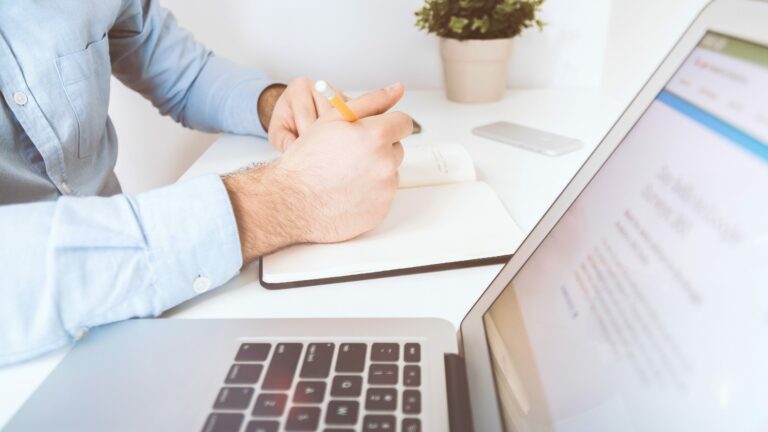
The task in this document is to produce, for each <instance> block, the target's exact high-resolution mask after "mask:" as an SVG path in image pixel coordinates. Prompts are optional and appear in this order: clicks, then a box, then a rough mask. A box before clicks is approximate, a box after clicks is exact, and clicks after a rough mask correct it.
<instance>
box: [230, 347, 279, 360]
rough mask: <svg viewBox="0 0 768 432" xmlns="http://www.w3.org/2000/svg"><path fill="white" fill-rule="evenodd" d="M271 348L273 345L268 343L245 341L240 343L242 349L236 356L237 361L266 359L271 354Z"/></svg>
mask: <svg viewBox="0 0 768 432" xmlns="http://www.w3.org/2000/svg"><path fill="white" fill-rule="evenodd" d="M270 348H272V345H270V344H268V343H244V344H242V345H240V349H239V350H238V351H237V355H236V356H235V361H238V362H249V361H257V362H260V361H264V360H266V359H267V356H269V349H270Z"/></svg>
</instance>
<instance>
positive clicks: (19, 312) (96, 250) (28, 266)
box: [0, 175, 242, 366]
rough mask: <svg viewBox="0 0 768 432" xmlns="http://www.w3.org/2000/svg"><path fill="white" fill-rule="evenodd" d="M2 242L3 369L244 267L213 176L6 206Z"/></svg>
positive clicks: (177, 299)
mask: <svg viewBox="0 0 768 432" xmlns="http://www.w3.org/2000/svg"><path fill="white" fill-rule="evenodd" d="M0 239H2V242H1V243H0V274H2V275H3V283H2V284H0V298H2V301H0V329H2V331H0V366H2V365H4V364H9V363H13V362H17V361H21V360H24V359H27V358H31V357H34V356H37V355H39V354H41V353H44V352H46V351H49V350H52V349H55V348H58V347H60V346H63V345H66V344H68V343H71V342H72V341H73V340H75V339H77V338H78V337H79V336H80V335H82V334H83V332H84V331H85V330H87V329H88V328H89V327H93V326H98V325H101V324H106V323H110V322H114V321H120V320H125V319H129V318H133V317H147V316H157V315H159V314H160V313H162V312H163V311H165V310H167V309H169V308H171V307H173V306H175V305H177V304H179V303H181V302H183V301H185V300H187V299H189V298H191V297H193V296H195V295H197V294H198V293H199V292H202V291H204V290H205V289H206V288H207V287H208V286H210V287H215V286H219V285H221V284H223V283H224V282H226V281H227V280H229V279H230V278H232V277H233V276H234V275H235V274H236V273H237V272H238V270H239V269H240V267H241V265H242V255H241V250H240V239H239V237H238V233H237V225H236V222H235V217H234V214H233V211H232V206H231V204H230V201H229V197H228V195H227V192H226V189H225V188H224V185H223V183H222V181H221V179H220V178H219V177H218V176H215V175H209V176H204V177H199V178H196V179H193V180H190V181H186V182H181V183H177V184H175V185H173V186H169V187H166V188H162V189H157V190H154V191H151V192H147V193H143V194H139V195H136V196H128V195H115V196H113V197H109V198H102V197H88V198H79V197H62V198H60V199H59V200H58V201H55V202H41V203H31V204H18V205H8V206H0Z"/></svg>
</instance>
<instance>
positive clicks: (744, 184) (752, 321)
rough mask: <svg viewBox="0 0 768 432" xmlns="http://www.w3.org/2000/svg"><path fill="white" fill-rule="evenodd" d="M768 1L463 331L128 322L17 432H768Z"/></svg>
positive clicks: (750, 6) (719, 28)
mask: <svg viewBox="0 0 768 432" xmlns="http://www.w3.org/2000/svg"><path fill="white" fill-rule="evenodd" d="M766 23H768V4H767V3H764V2H759V1H747V0H734V1H715V2H713V3H711V4H710V5H708V6H707V7H706V8H705V9H704V10H703V12H702V13H701V14H700V16H699V17H698V18H697V19H696V20H695V22H694V23H693V24H692V26H691V27H690V28H689V29H688V31H687V32H686V33H685V35H684V36H683V37H682V39H681V40H680V41H679V42H678V43H677V45H676V46H675V48H674V49H673V50H672V52H671V53H670V54H669V56H668V57H667V58H666V60H665V61H664V62H663V64H662V65H661V66H660V67H659V69H658V70H657V71H656V72H655V74H654V75H653V76H652V77H651V79H650V80H649V81H648V82H647V84H646V85H645V87H644V88H643V89H642V91H641V92H640V93H639V94H638V96H637V97H636V99H635V100H634V101H633V103H632V104H631V105H630V106H629V107H628V108H627V110H626V111H625V113H624V114H623V115H622V116H621V118H620V119H619V120H618V122H617V123H616V124H615V125H614V126H613V128H612V129H611V130H610V132H609V133H608V134H607V136H606V137H605V138H604V140H603V142H602V143H601V144H600V145H599V146H598V147H597V149H596V150H595V151H594V153H593V154H592V155H591V156H590V158H589V159H588V160H587V162H586V163H585V164H584V165H583V167H582V168H581V169H580V171H579V172H578V173H577V174H576V176H575V177H574V178H573V179H572V181H571V182H570V184H569V185H568V186H567V188H566V189H565V190H564V191H563V193H562V194H561V195H560V196H559V197H558V199H557V200H556V201H555V203H554V204H553V205H552V207H551V208H550V209H549V210H548V211H547V213H546V214H545V216H544V217H543V219H542V220H541V221H540V222H539V223H538V224H537V226H536V227H535V228H534V230H533V231H532V233H531V234H530V236H529V237H528V238H527V239H526V240H525V242H524V243H523V244H522V246H521V247H520V248H519V250H518V252H517V253H516V254H515V255H514V256H513V257H512V258H511V260H510V261H509V262H508V263H507V264H506V266H505V267H504V268H503V269H502V270H501V272H500V273H499V274H498V276H497V277H496V278H495V280H494V281H493V282H492V283H491V285H490V286H489V287H488V288H487V290H486V291H485V292H484V294H483V295H482V296H481V298H480V299H479V300H478V301H477V303H476V304H475V305H474V306H473V307H472V309H471V310H470V312H469V313H468V315H467V316H466V317H465V319H464V320H463V322H462V324H461V327H460V329H458V331H457V329H455V328H454V327H453V326H452V325H451V324H449V323H447V322H445V321H442V320H438V319H429V318H424V319H286V320H247V319H246V320H180V319H169V320H162V319H161V320H132V321H128V322H123V323H118V324H114V325H109V326H104V327H101V328H98V329H95V330H93V331H92V332H91V333H90V334H89V335H88V336H86V337H85V338H84V339H83V340H81V341H80V342H79V343H78V344H77V346H75V347H74V349H73V350H72V351H71V352H70V353H69V354H68V355H67V356H66V358H65V359H64V360H63V362H62V363H61V364H60V365H59V366H58V367H57V368H56V369H55V370H54V372H53V373H52V374H51V375H50V376H49V377H48V378H47V379H46V380H45V381H44V382H43V384H42V385H41V386H40V387H39V389H38V390H37V391H36V392H35V393H34V394H33V395H32V396H31V398H30V399H29V400H28V401H27V402H26V404H25V405H24V406H23V407H22V408H21V409H20V410H19V412H18V413H17V414H16V416H15V417H14V418H13V419H12V420H11V421H10V423H9V424H8V425H7V428H6V430H7V431H9V432H11V431H38V430H55V431H73V430H77V431H91V430H93V431H107V430H109V431H117V430H130V431H154V430H174V431H176V430H178V431H182V430H183V431H203V432H224V431H247V432H267V431H277V430H287V431H328V432H330V431H352V430H356V431H366V432H374V431H375V432H382V431H384V432H389V431H404V432H418V431H451V432H459V431H462V432H463V431H473V430H474V431H478V432H485V431H499V430H508V431H518V432H529V431H568V432H570V431H623V430H638V431H692V430H695V431H723V430H730V431H758V430H766V429H768V406H767V405H766V401H768V367H766V365H768V337H767V336H766V335H768V265H766V264H767V263H768V25H766Z"/></svg>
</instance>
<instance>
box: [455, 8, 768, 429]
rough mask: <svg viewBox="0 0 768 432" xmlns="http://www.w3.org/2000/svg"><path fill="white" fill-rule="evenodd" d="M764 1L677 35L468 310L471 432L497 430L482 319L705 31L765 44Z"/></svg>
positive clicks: (700, 21)
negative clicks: (566, 183)
mask: <svg viewBox="0 0 768 432" xmlns="http://www.w3.org/2000/svg"><path fill="white" fill-rule="evenodd" d="M765 22H768V2H765V1H761V0H717V1H714V2H712V3H710V4H709V5H707V6H706V7H705V8H704V10H702V12H701V13H700V14H699V16H698V17H697V18H696V19H695V20H694V22H693V23H692V24H691V25H690V27H689V28H688V29H687V31H686V32H685V33H684V34H683V36H682V37H681V38H680V40H679V41H678V42H677V44H676V45H675V46H674V48H673V49H672V50H671V52H670V53H669V54H668V55H667V57H666V58H665V59H664V61H663V62H662V63H661V65H660V66H659V67H658V68H657V69H656V71H655V72H654V73H653V75H652V76H651V77H650V79H649V80H648V81H647V82H646V84H645V85H644V86H643V88H642V89H641V90H640V92H639V93H638V94H637V96H636V97H635V99H634V100H633V101H632V102H631V103H630V104H629V106H628V107H627V109H626V110H625V111H624V112H623V113H622V115H621V116H620V117H619V119H618V120H617V121H616V123H615V124H614V125H613V126H612V127H611V129H610V130H609V132H608V133H607V134H606V135H605V136H604V138H603V140H602V141H601V142H600V144H599V145H598V146H597V147H596V148H595V150H594V151H593V152H592V154H591V155H590V157H589V158H588V159H587V161H586V162H585V163H584V165H582V167H581V168H580V169H579V170H578V172H577V173H576V174H575V175H574V177H573V178H572V179H571V181H570V182H569V183H568V185H567V186H566V187H565V189H564V190H563V192H561V194H560V195H559V196H558V198H557V199H556V200H555V201H554V203H553V204H552V206H550V208H549V209H548V210H547V212H546V213H545V214H544V216H543V217H542V219H541V220H540V221H539V222H538V224H537V225H536V226H535V227H534V228H533V230H532V231H531V233H530V234H529V236H528V237H527V238H526V239H525V241H524V242H523V243H522V245H520V247H519V248H518V250H517V252H516V253H515V255H514V256H513V257H512V258H511V259H510V261H509V262H508V263H507V264H506V265H505V266H504V267H503V268H502V269H501V271H500V272H499V274H498V275H497V276H496V278H495V279H494V280H493V282H491V284H490V285H489V286H488V288H487V289H486V290H485V292H484V293H483V295H482V296H481V297H480V298H479V299H478V301H477V302H476V303H475V304H474V305H473V307H472V308H471V309H470V311H469V312H468V313H467V315H466V316H465V317H464V320H463V321H462V323H461V327H460V330H459V337H460V347H461V352H462V354H463V356H464V358H465V362H466V365H467V376H468V381H469V391H470V398H471V401H472V413H473V421H474V425H475V430H483V431H485V430H502V421H501V416H500V412H499V410H500V407H499V404H498V400H497V397H496V391H495V388H496V387H495V382H494V377H493V371H492V367H491V360H490V352H489V348H488V343H487V340H486V332H485V326H484V323H483V316H484V315H485V313H486V312H487V311H488V309H489V308H490V307H491V305H492V304H493V302H494V301H495V300H496V298H497V297H498V296H499V295H500V294H501V292H502V291H503V290H504V288H506V287H507V285H508V284H509V283H510V281H511V280H512V279H513V278H514V276H515V275H516V274H517V272H518V271H519V270H520V269H521V268H522V267H523V266H524V265H525V263H526V261H528V259H529V258H530V257H531V255H532V254H533V253H534V252H535V250H536V249H537V248H538V246H539V245H540V244H541V242H542V241H543V240H544V238H545V237H546V235H547V234H548V233H549V232H550V231H551V230H552V228H553V227H554V226H555V225H556V224H557V222H558V221H559V220H560V218H561V217H562V216H563V215H564V214H565V212H566V211H567V210H568V208H569V207H570V206H571V204H572V203H573V202H574V200H575V199H576V198H577V197H578V196H579V194H580V193H581V191H582V190H583V189H584V187H585V186H586V185H587V184H588V183H589V181H590V180H591V179H592V177H594V175H595V174H596V173H597V172H598V171H599V170H600V168H601V167H602V166H603V164H604V163H605V162H606V161H607V160H608V158H609V157H610V156H611V154H612V153H613V152H614V151H615V150H616V148H617V147H618V146H619V144H621V142H622V141H623V140H624V137H625V136H626V135H627V133H628V132H629V131H630V130H631V128H632V127H633V126H634V125H635V123H636V122H637V121H638V120H639V119H640V117H641V116H642V115H643V113H644V112H645V110H646V109H647V107H648V106H649V105H650V104H651V102H652V101H653V100H654V98H656V96H657V95H658V93H659V92H660V91H661V90H662V89H663V88H664V87H665V86H666V85H667V83H668V81H669V80H670V78H671V77H672V75H673V74H674V73H675V72H676V71H677V70H678V68H679V67H680V65H681V64H682V63H683V61H685V59H686V58H687V57H688V56H689V55H690V53H691V52H692V51H693V50H694V49H695V48H696V46H698V44H699V43H700V41H701V39H702V38H703V37H704V35H705V34H706V33H707V32H716V33H721V34H724V35H727V36H732V37H735V38H739V39H744V40H748V41H752V42H755V43H758V44H761V45H768V32H766V31H765V30H762V31H761V29H764V28H765V25H764V23H765Z"/></svg>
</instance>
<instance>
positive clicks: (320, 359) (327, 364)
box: [301, 343, 334, 378]
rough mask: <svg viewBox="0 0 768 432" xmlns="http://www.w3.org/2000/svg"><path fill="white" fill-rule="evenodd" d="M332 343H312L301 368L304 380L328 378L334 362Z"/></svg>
mask: <svg viewBox="0 0 768 432" xmlns="http://www.w3.org/2000/svg"><path fill="white" fill-rule="evenodd" d="M333 349H334V345H333V344H332V343H311V344H309V346H308V347H307V354H306V355H305V356H304V364H303V365H302V366H301V377H302V378H327V377H328V372H330V370H331V362H332V361H333Z"/></svg>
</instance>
